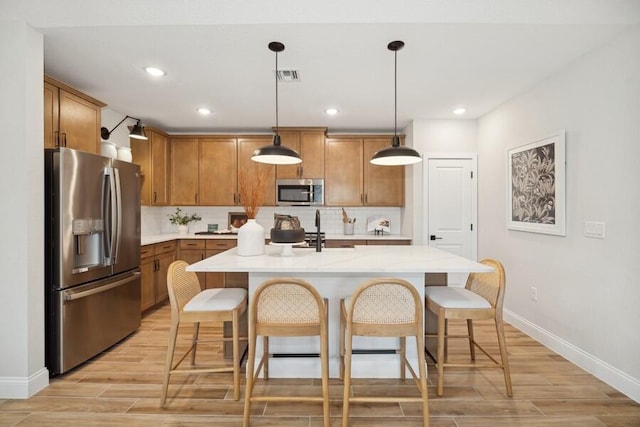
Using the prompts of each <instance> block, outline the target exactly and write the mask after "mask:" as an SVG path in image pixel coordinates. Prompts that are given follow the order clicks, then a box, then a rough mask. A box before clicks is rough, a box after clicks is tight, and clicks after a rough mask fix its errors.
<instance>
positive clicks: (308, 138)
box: [276, 128, 327, 179]
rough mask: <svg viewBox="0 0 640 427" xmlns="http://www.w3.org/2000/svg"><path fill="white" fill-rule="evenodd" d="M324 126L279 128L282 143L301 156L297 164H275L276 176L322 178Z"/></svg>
mask: <svg viewBox="0 0 640 427" xmlns="http://www.w3.org/2000/svg"><path fill="white" fill-rule="evenodd" d="M326 131H327V129H326V128H280V129H279V131H278V133H279V134H280V137H281V138H282V145H284V146H286V147H289V148H292V149H294V150H296V151H297V152H298V153H299V154H300V157H301V158H302V163H300V164H297V165H282V166H277V171H276V177H277V178H313V179H318V178H324V139H325V133H326Z"/></svg>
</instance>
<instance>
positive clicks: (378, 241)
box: [367, 239, 411, 246]
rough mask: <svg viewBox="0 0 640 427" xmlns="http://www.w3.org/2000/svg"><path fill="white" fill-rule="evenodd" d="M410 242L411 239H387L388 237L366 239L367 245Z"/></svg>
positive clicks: (406, 243) (402, 244)
mask: <svg viewBox="0 0 640 427" xmlns="http://www.w3.org/2000/svg"><path fill="white" fill-rule="evenodd" d="M410 244H411V240H388V239H380V240H367V245H378V246H380V245H390V246H392V245H395V246H408V245H410Z"/></svg>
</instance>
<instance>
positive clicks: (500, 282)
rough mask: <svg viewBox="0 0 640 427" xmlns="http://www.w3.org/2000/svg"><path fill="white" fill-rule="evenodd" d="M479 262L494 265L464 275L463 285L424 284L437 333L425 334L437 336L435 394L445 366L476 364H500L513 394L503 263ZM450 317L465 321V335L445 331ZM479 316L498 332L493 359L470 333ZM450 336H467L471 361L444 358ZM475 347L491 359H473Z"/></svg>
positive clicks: (439, 391)
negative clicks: (489, 269) (504, 311)
mask: <svg viewBox="0 0 640 427" xmlns="http://www.w3.org/2000/svg"><path fill="white" fill-rule="evenodd" d="M480 263H481V264H485V265H488V266H491V267H493V271H492V272H491V273H471V274H469V278H468V279H467V284H466V286H465V288H456V287H450V286H427V287H426V288H425V299H426V306H427V309H428V310H429V311H431V312H433V313H434V314H435V315H437V316H438V333H437V335H431V334H428V335H427V336H428V337H433V336H436V337H437V338H438V355H437V357H436V358H434V360H435V361H436V365H437V368H438V385H437V388H436V394H437V395H438V396H442V395H443V394H444V368H451V367H475V368H491V367H493V368H499V369H502V372H503V374H504V383H505V386H506V388H507V396H513V390H512V387H511V374H510V372H509V358H508V356H507V343H506V340H505V338H504V325H503V321H502V302H503V300H504V291H505V283H506V279H505V273H504V267H503V266H502V264H501V263H500V262H499V261H496V260H495V259H483V260H482V261H480ZM449 319H458V320H466V321H467V331H468V334H467V335H451V334H448V333H447V322H448V320H449ZM480 319H493V321H494V322H495V326H496V333H497V336H498V346H499V348H500V360H499V361H498V360H496V358H494V357H493V356H492V355H490V354H489V353H488V352H487V351H486V350H485V349H484V348H482V347H481V346H480V344H478V343H477V342H476V341H475V339H474V337H473V321H474V320H480ZM449 338H464V339H467V340H469V352H470V355H471V363H449V362H447V354H446V351H445V349H446V340H448V339H449ZM475 347H477V348H478V349H479V350H480V351H481V352H483V353H484V354H485V355H486V356H487V357H488V358H489V359H490V361H489V362H488V363H476V362H475V360H476V353H475Z"/></svg>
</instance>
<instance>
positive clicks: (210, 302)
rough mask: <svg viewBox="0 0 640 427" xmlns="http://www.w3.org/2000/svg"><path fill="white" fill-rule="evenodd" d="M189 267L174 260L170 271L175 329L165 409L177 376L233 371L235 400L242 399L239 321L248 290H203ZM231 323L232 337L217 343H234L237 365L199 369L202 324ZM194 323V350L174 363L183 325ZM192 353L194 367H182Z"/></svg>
mask: <svg viewBox="0 0 640 427" xmlns="http://www.w3.org/2000/svg"><path fill="white" fill-rule="evenodd" d="M188 265H189V264H187V263H186V262H185V261H174V262H173V263H171V265H170V266H169V270H168V272H167V289H168V291H169V303H170V304H171V329H170V331H169V345H168V348H167V359H166V363H165V369H164V380H163V383H162V395H161V397H160V405H161V406H164V405H165V403H166V400H167V389H168V388H169V378H170V377H171V375H173V374H178V373H185V374H200V373H211V372H233V397H234V399H235V400H239V399H240V340H243V339H245V340H246V337H240V333H239V318H240V315H241V314H242V313H244V312H245V311H246V309H247V291H246V289H241V288H228V289H205V290H204V291H203V290H201V289H200V282H199V281H198V276H196V273H193V272H189V271H186V268H187V266H188ZM227 321H230V322H231V324H232V329H233V334H232V335H233V336H232V337H231V338H217V339H216V340H217V341H231V342H232V347H233V365H232V366H225V367H202V368H198V367H195V359H196V350H197V348H198V344H199V343H200V340H199V339H198V334H199V332H200V323H201V322H227ZM183 322H190V323H193V324H194V328H193V337H192V340H191V347H189V349H188V350H187V351H186V353H184V355H183V356H182V357H181V358H180V359H179V360H178V361H177V362H176V363H175V364H174V363H173V359H174V356H175V349H176V339H177V337H178V327H179V326H180V323H183ZM189 354H191V366H192V368H181V369H179V366H180V365H181V363H182V362H183V361H184V359H185V358H186V357H187V356H188V355H189Z"/></svg>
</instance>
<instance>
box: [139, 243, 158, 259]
mask: <svg viewBox="0 0 640 427" xmlns="http://www.w3.org/2000/svg"><path fill="white" fill-rule="evenodd" d="M154 254H155V251H154V248H153V245H145V246H142V247H141V248H140V258H141V259H144V258H151V257H152V256H153V255H154Z"/></svg>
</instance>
